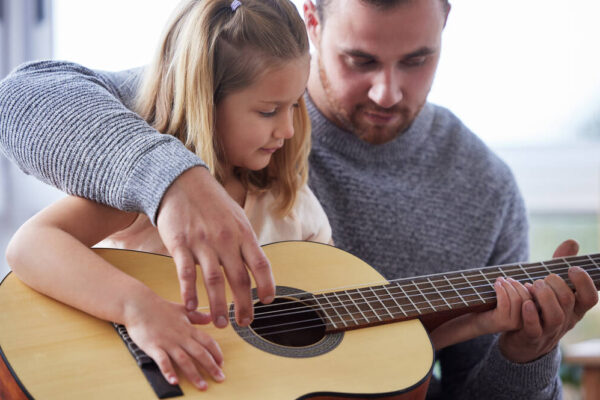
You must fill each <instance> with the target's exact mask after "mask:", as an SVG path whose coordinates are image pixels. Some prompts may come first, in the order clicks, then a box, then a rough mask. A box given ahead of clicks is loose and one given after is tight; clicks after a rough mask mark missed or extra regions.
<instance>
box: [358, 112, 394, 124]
mask: <svg viewBox="0 0 600 400" xmlns="http://www.w3.org/2000/svg"><path fill="white" fill-rule="evenodd" d="M363 113H364V114H365V116H366V117H367V118H368V119H370V120H372V121H375V122H379V123H389V122H392V121H394V120H396V119H397V118H398V114H397V113H389V112H380V111H372V110H364V111H363Z"/></svg>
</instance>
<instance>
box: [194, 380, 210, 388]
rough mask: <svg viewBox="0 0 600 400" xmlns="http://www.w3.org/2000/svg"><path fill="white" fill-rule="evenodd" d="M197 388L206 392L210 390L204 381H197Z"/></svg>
mask: <svg viewBox="0 0 600 400" xmlns="http://www.w3.org/2000/svg"><path fill="white" fill-rule="evenodd" d="M196 386H197V387H198V389H200V390H206V389H208V384H207V383H206V382H204V381H197V382H196Z"/></svg>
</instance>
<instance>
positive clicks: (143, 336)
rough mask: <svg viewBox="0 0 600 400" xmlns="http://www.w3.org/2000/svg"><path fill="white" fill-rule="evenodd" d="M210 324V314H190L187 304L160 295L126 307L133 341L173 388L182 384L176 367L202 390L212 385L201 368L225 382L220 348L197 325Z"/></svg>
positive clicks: (126, 322)
mask: <svg viewBox="0 0 600 400" xmlns="http://www.w3.org/2000/svg"><path fill="white" fill-rule="evenodd" d="M210 322H211V317H210V315H208V314H203V313H200V312H197V311H187V310H186V309H185V307H184V306H183V305H181V304H177V303H172V302H168V301H166V300H164V299H162V298H160V297H159V296H152V298H145V299H144V301H140V302H137V303H133V304H129V305H127V306H126V320H125V326H126V328H127V331H128V332H129V335H130V336H131V339H132V340H133V341H134V342H135V343H136V344H137V345H138V346H139V347H140V349H142V350H143V351H144V352H145V353H146V354H148V356H150V357H151V358H152V359H153V360H154V361H155V362H156V364H157V365H158V367H159V368H160V371H161V372H162V374H163V376H164V377H165V379H166V380H167V382H169V383H170V384H172V385H174V384H177V383H178V382H179V378H178V377H177V375H176V373H175V368H174V364H176V365H177V366H178V367H179V368H180V369H181V371H182V372H183V374H184V375H185V377H186V378H187V379H188V380H189V381H190V382H191V383H192V384H193V385H194V386H196V387H197V388H198V389H199V390H206V388H207V387H208V384H207V382H206V380H205V379H204V378H203V376H202V374H201V373H200V371H199V370H198V368H197V366H199V367H200V369H201V370H203V371H205V372H206V373H207V374H208V375H209V376H210V377H211V378H212V379H213V380H214V381H216V382H222V381H223V380H224V379H225V375H224V374H223V370H222V367H223V354H222V353H221V349H220V348H219V345H218V344H217V342H216V341H215V340H214V339H213V338H212V337H210V336H209V335H208V334H207V333H205V332H203V331H202V330H200V329H198V328H196V327H195V326H194V324H207V323H210Z"/></svg>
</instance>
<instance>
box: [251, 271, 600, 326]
mask: <svg viewBox="0 0 600 400" xmlns="http://www.w3.org/2000/svg"><path fill="white" fill-rule="evenodd" d="M596 275H598V276H596ZM530 276H531V275H530ZM590 276H591V277H592V278H593V279H596V278H597V277H598V278H600V274H596V273H592V274H591V275H590ZM531 278H533V279H535V278H538V276H531ZM413 286H414V285H413ZM475 287H485V288H486V289H487V288H490V287H493V286H492V285H491V284H489V283H487V284H485V285H477V286H473V288H475ZM372 289H373V290H374V295H373V296H361V297H362V298H364V299H365V301H362V300H359V301H357V300H356V299H354V298H352V297H351V296H350V295H349V294H348V293H346V296H347V297H348V300H340V301H338V300H331V299H328V300H329V301H328V302H329V303H330V304H331V305H325V306H323V305H321V304H320V303H319V302H318V301H317V305H318V306H319V307H320V308H322V309H324V310H327V309H334V310H336V308H335V307H339V306H340V305H342V306H344V307H347V306H355V307H356V308H357V309H359V312H360V311H361V310H360V308H358V307H357V306H358V305H364V304H371V300H372V301H373V302H380V303H382V301H388V302H393V303H394V305H393V306H392V307H397V308H399V309H400V310H401V311H403V308H402V307H401V306H402V305H403V306H405V307H409V308H411V307H412V308H414V309H415V310H417V311H418V310H419V306H420V305H422V304H425V308H432V307H431V306H430V305H429V301H427V300H428V299H427V298H426V296H428V295H431V294H434V295H437V297H438V298H436V299H433V301H434V302H440V301H443V300H444V299H445V300H446V301H447V300H452V301H453V300H454V299H460V300H459V301H457V302H456V303H453V304H464V303H465V300H464V297H466V298H467V299H468V298H470V297H474V299H471V300H468V301H477V302H480V301H481V298H480V296H481V295H487V294H489V293H495V291H494V290H492V291H483V292H482V291H476V290H473V289H471V288H470V287H468V286H465V287H462V288H458V289H449V290H437V291H435V292H434V291H431V292H423V291H421V292H419V293H418V294H417V295H412V294H411V295H412V296H419V297H422V298H425V299H426V300H425V301H412V299H411V302H410V303H405V304H401V305H400V306H398V305H397V302H396V301H395V299H396V300H398V299H400V298H407V297H411V295H408V296H405V295H404V294H405V293H406V291H405V293H400V292H396V293H389V294H388V293H387V292H383V293H380V295H378V294H377V293H375V291H381V290H382V289H383V288H378V287H375V288H372ZM392 289H393V288H392ZM463 289H468V290H470V291H471V292H472V293H469V294H467V293H462V294H461V293H460V292H459V290H463ZM412 292H417V291H412ZM442 292H455V293H456V294H458V296H451V297H442V296H439V294H441V293H442ZM421 293H422V294H423V295H422V294H421ZM390 294H400V295H401V296H400V297H399V298H396V297H394V296H390ZM281 297H288V296H279V298H281ZM311 300H315V299H314V298H311V299H305V301H311ZM415 300H416V299H415ZM276 307H278V305H277V304H265V305H262V306H256V307H255V309H256V310H258V309H264V308H276ZM386 307H387V306H386ZM438 307H441V308H444V304H443V303H442V304H438ZM305 308H306V305H303V304H302V305H300V306H298V307H295V308H288V309H287V310H286V311H288V313H287V315H292V314H294V312H289V311H293V310H300V311H298V312H304V309H305ZM366 311H367V312H368V311H369V310H368V309H367V310H366ZM273 313H278V315H279V316H282V315H286V314H281V311H280V310H273V311H263V312H261V314H260V315H258V316H257V317H256V318H255V319H261V318H270V316H269V315H267V314H273Z"/></svg>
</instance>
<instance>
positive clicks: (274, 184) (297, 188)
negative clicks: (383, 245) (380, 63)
mask: <svg viewBox="0 0 600 400" xmlns="http://www.w3.org/2000/svg"><path fill="white" fill-rule="evenodd" d="M309 61H310V55H309V46H308V37H307V34H306V30H305V28H304V24H303V22H302V19H301V18H300V16H299V14H298V12H297V10H296V7H295V6H294V5H293V4H292V3H291V2H290V1H288V0H269V1H263V0H242V2H240V1H237V0H234V1H233V2H232V1H231V0H201V1H196V0H194V1H184V2H183V3H182V4H181V5H180V7H179V9H178V10H177V11H176V12H175V14H174V17H173V18H172V21H171V22H170V24H169V25H168V29H167V30H166V33H165V35H164V39H163V41H162V45H161V46H160V48H159V50H158V54H157V57H156V59H155V61H154V62H153V64H152V65H151V66H149V67H148V68H147V69H146V70H145V75H144V80H143V82H142V84H141V86H140V87H139V88H138V90H137V96H136V100H137V101H136V104H135V107H134V109H135V111H136V112H137V113H138V114H139V115H140V116H141V117H142V118H144V119H145V120H146V121H147V123H148V124H150V125H151V126H152V127H154V128H155V129H156V130H158V131H160V132H162V133H164V134H169V135H173V136H175V137H177V138H178V139H180V140H181V141H182V142H184V143H185V145H186V146H187V147H188V148H189V149H190V150H191V151H193V152H195V153H196V154H197V155H198V156H199V157H200V158H201V159H202V160H203V161H204V162H205V163H206V165H207V166H208V168H209V170H210V171H211V173H212V174H213V175H214V176H215V177H216V179H217V180H218V181H219V182H220V183H221V184H222V185H223V186H224V188H225V189H226V191H227V192H228V194H229V195H230V196H231V197H232V198H233V199H234V200H235V201H236V202H238V203H239V205H240V206H242V207H243V209H244V210H245V212H246V214H247V216H248V219H249V221H250V222H251V224H252V227H253V229H254V230H255V233H256V235H257V238H258V240H259V242H260V243H261V244H265V243H270V242H274V241H280V240H312V241H320V242H324V243H329V242H330V241H331V228H330V226H329V223H328V221H327V217H326V216H325V213H324V211H323V209H322V208H321V206H320V204H319V203H318V201H317V200H316V198H315V197H314V195H313V194H312V192H311V191H310V190H309V189H308V187H307V186H306V180H307V176H308V171H307V161H308V152H309V149H310V122H309V119H308V114H307V111H306V108H305V104H304V100H303V94H304V91H305V86H306V82H307V79H308V73H309ZM101 241H102V242H101ZM98 242H101V243H98ZM34 243H35V245H33V244H34ZM95 244H98V245H100V246H107V245H108V246H110V247H119V248H128V249H135V250H143V251H148V252H153V253H160V254H167V250H166V248H165V246H164V245H163V243H162V241H161V238H160V236H159V234H158V231H157V229H156V228H155V227H154V226H153V225H152V223H151V221H150V220H149V219H148V217H146V216H145V215H143V214H132V213H127V212H123V211H119V210H116V209H113V208H109V207H106V206H103V205H100V204H97V203H94V202H92V201H89V200H86V199H82V198H77V197H67V198H65V199H63V200H61V201H59V202H57V203H56V204H54V205H52V206H50V207H48V208H47V209H45V210H43V211H42V212H40V213H39V214H38V215H36V216H34V217H33V218H32V219H31V220H30V221H28V222H27V223H26V224H24V226H23V227H21V228H20V230H19V231H18V232H17V233H16V235H15V237H14V238H13V240H12V241H11V244H10V246H9V248H8V250H7V258H8V259H9V264H10V265H11V268H12V269H13V271H14V272H15V273H16V274H17V275H18V276H19V278H20V279H21V280H23V281H24V282H25V283H26V284H28V285H29V286H31V287H32V288H34V289H36V290H39V291H40V292H43V293H45V294H47V295H48V296H51V297H53V298H55V299H57V300H60V301H62V302H64V303H67V304H69V305H72V306H74V307H76V308H79V309H81V310H83V311H85V312H87V313H89V314H91V315H94V316H96V317H98V318H102V319H106V320H109V321H115V322H118V323H122V324H124V325H125V326H126V327H127V330H128V332H129V334H130V336H131V337H132V339H133V340H134V341H135V342H136V343H137V344H138V346H139V347H140V348H141V349H142V350H144V351H145V352H146V353H147V354H148V355H149V356H150V357H152V358H153V359H154V360H155V361H156V362H157V364H158V366H159V367H160V369H161V371H162V373H163V375H164V376H165V378H166V379H167V380H168V381H169V382H171V383H176V382H177V377H176V375H175V370H174V368H173V365H172V362H173V361H175V362H176V363H177V364H178V365H179V367H180V368H181V369H182V371H183V373H184V374H185V375H186V376H187V378H188V379H189V380H190V381H191V382H192V383H194V384H195V385H196V386H197V387H198V388H200V389H204V388H206V382H205V381H204V380H203V378H202V376H201V374H200V373H199V372H198V370H197V368H196V366H195V365H194V361H197V362H198V363H199V365H200V366H201V367H202V368H204V369H205V370H206V371H207V372H208V373H209V374H210V376H211V377H212V378H213V379H215V380H216V381H222V380H223V379H224V376H223V373H222V370H221V368H220V365H221V364H222V361H223V357H222V354H221V352H220V350H219V348H218V346H217V344H216V343H215V342H214V341H213V340H212V339H211V338H210V337H208V336H207V335H206V334H204V333H202V332H201V331H200V330H197V329H196V328H195V327H194V326H193V324H198V323H207V322H209V320H210V319H209V317H208V316H206V315H204V314H201V313H199V312H187V311H186V310H185V308H184V307H183V306H182V305H180V304H175V303H170V302H167V301H165V300H163V299H162V298H160V297H159V296H157V295H156V294H155V293H153V292H152V291H150V289H149V288H148V287H147V286H145V285H143V284H142V283H141V282H139V281H137V280H135V279H133V278H132V277H130V276H127V275H125V274H124V273H122V272H121V271H119V270H117V269H116V268H114V267H112V266H111V265H110V264H108V263H107V262H105V261H104V260H102V259H101V258H99V257H98V256H97V255H96V254H94V253H93V252H92V251H91V250H90V249H89V248H90V246H93V245H95ZM32 245H33V246H32ZM31 249H35V250H34V251H32V250H31Z"/></svg>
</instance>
